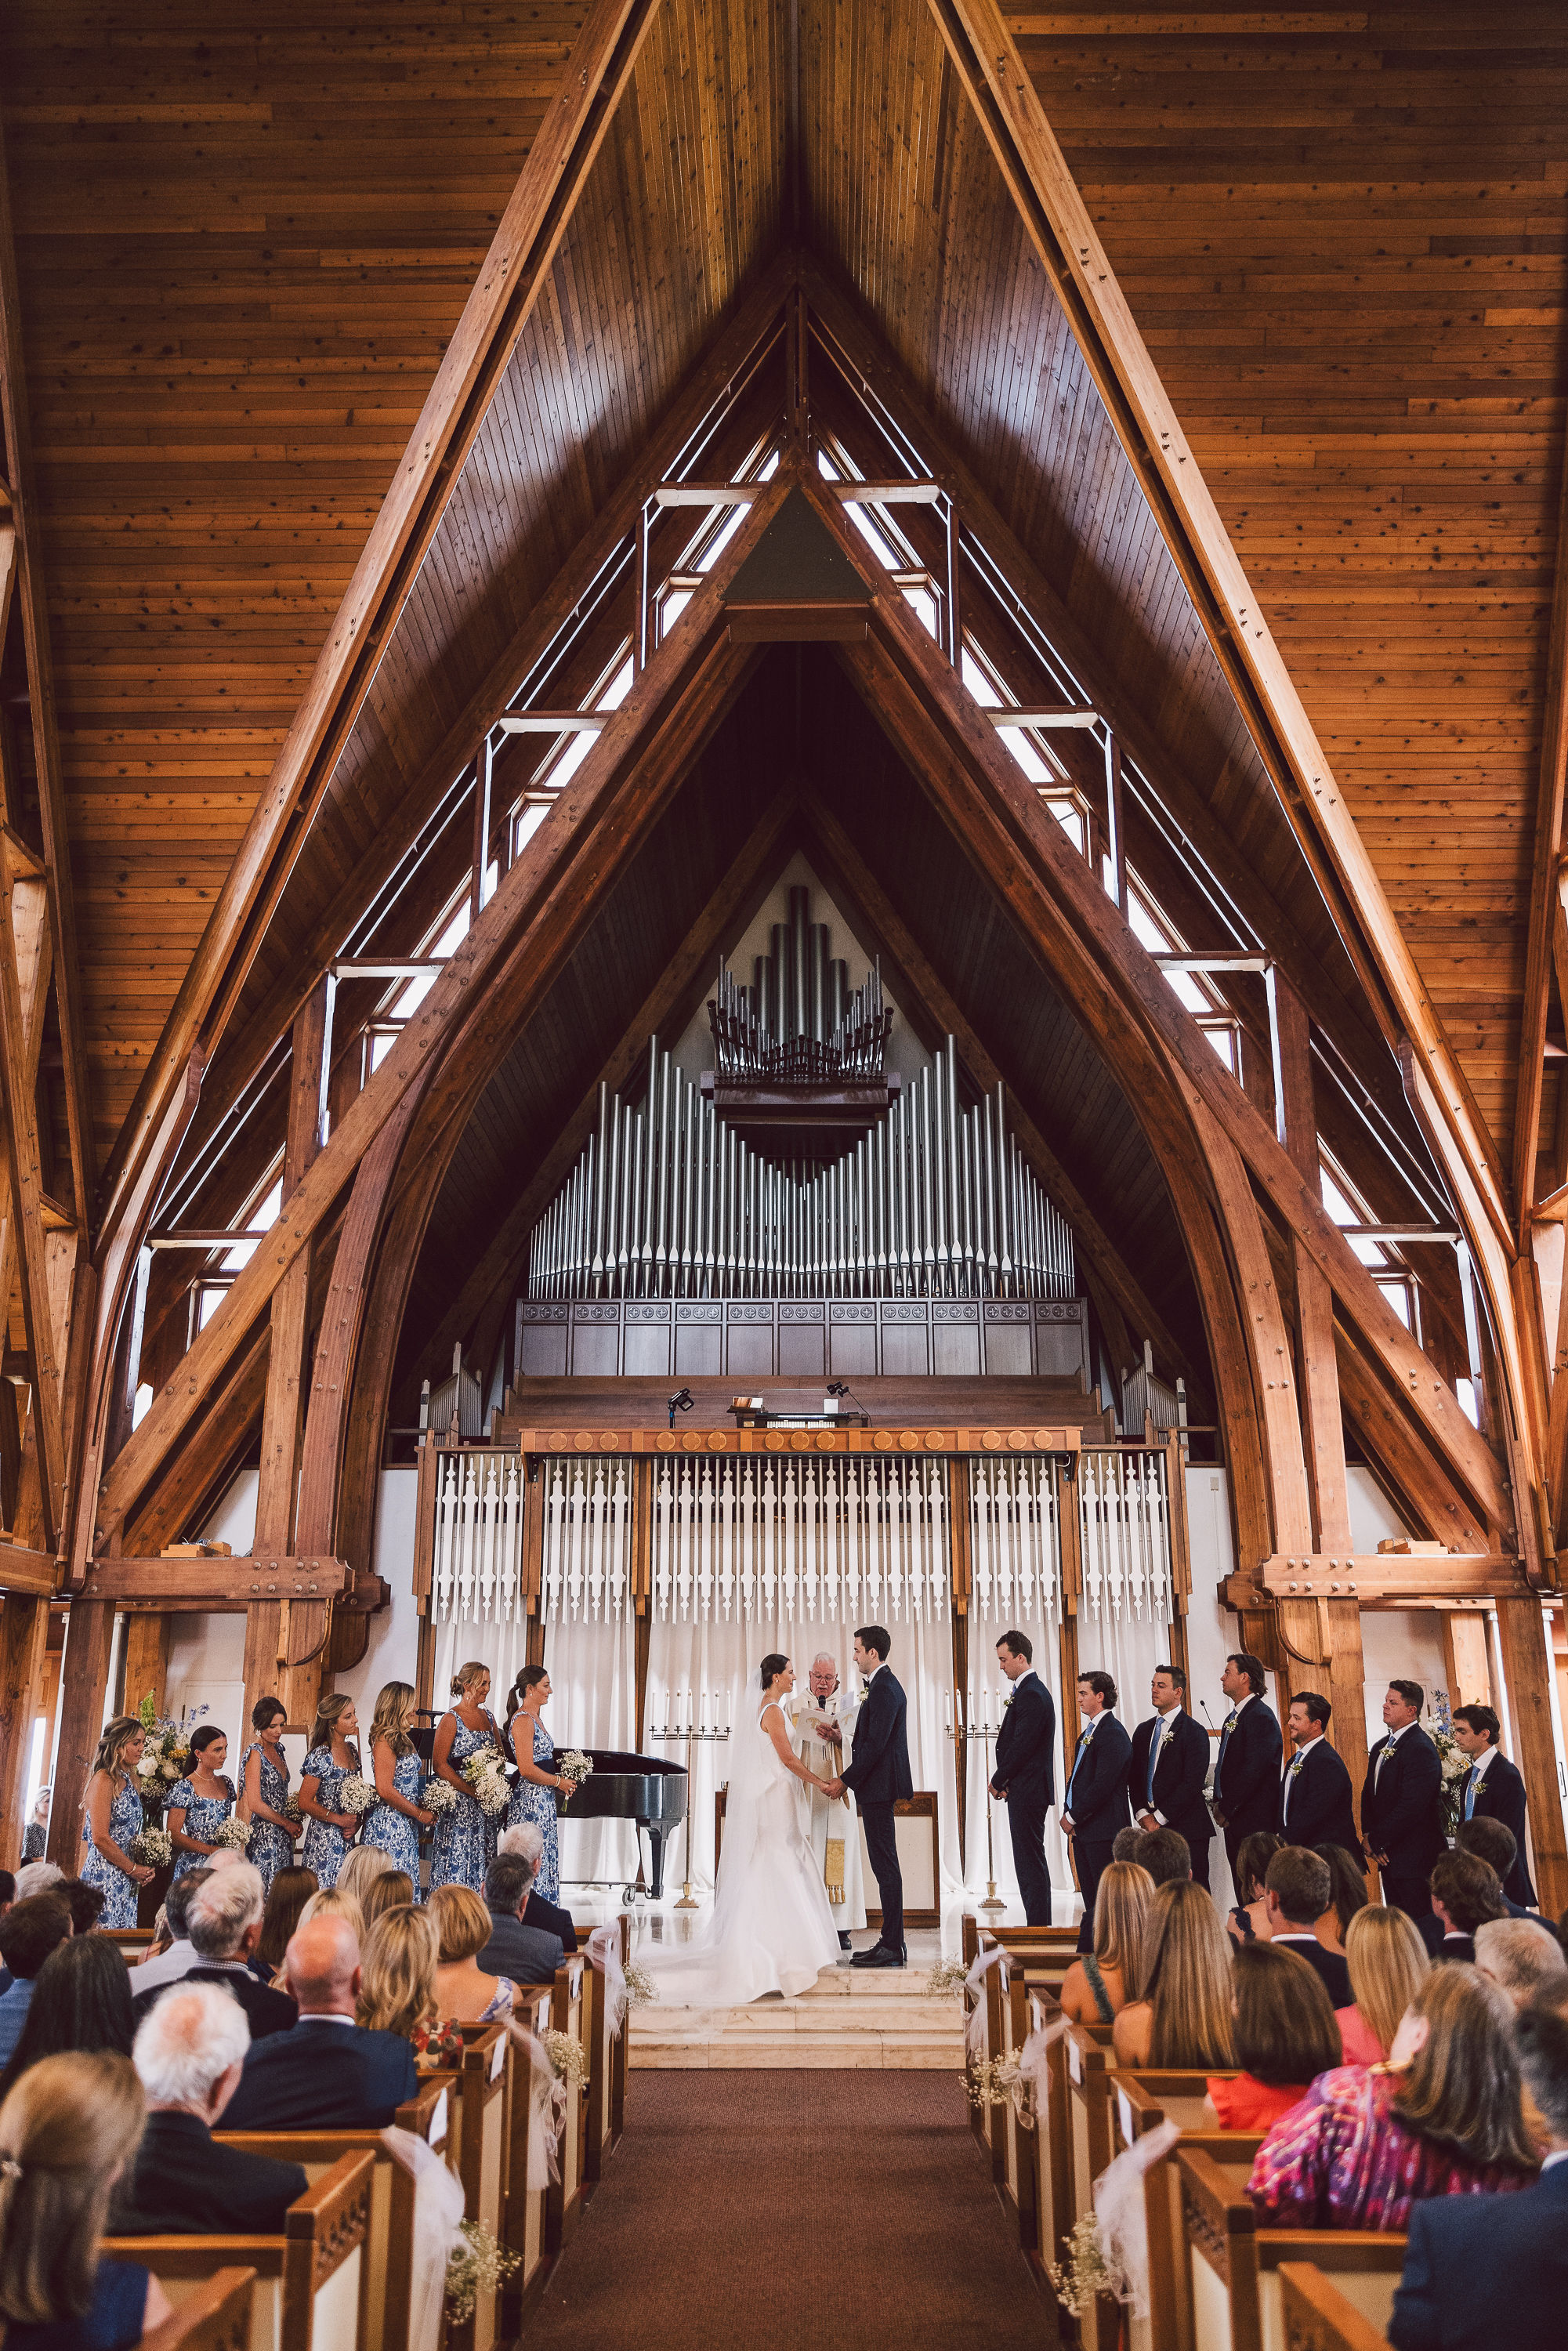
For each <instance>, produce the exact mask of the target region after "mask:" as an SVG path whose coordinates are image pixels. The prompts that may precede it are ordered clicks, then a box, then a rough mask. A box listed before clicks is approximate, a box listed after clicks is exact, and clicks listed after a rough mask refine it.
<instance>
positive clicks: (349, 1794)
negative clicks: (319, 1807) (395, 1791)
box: [332, 1771, 377, 1817]
mask: <svg viewBox="0 0 1568 2351" xmlns="http://www.w3.org/2000/svg"><path fill="white" fill-rule="evenodd" d="M376 1801H377V1798H376V1783H375V1782H374V1781H373V1780H367V1779H366V1778H365V1777H364V1775H363V1773H362V1772H359V1771H350V1772H347V1773H345V1775H344V1777H343V1778H342V1779H341V1780H340V1781H339V1782H338V1801H337V1802H336V1803H335V1804H334V1805H333V1807H332V1809H333V1811H334V1812H338V1813H354V1814H355V1815H356V1816H357V1817H362V1816H363V1815H364V1814H365V1813H368V1812H369V1811H370V1809H371V1805H372V1804H373V1803H374V1802H376Z"/></svg>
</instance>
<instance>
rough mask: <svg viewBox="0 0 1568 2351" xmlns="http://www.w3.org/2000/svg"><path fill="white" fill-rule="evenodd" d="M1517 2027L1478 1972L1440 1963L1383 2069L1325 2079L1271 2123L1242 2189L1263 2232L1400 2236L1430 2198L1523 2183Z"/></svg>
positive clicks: (1530, 2151) (1529, 2151)
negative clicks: (1512, 2031) (1317, 2231)
mask: <svg viewBox="0 0 1568 2351" xmlns="http://www.w3.org/2000/svg"><path fill="white" fill-rule="evenodd" d="M1510 2024H1511V2010H1510V2007H1509V2003H1508V2001H1507V2000H1506V1999H1504V1998H1502V1997H1501V1996H1500V1995H1499V1994H1498V1992H1497V1988H1496V1986H1495V1985H1493V1984H1490V1983H1489V1982H1488V1980H1486V1978H1485V1977H1484V1976H1481V1975H1479V1974H1478V1973H1477V1971H1476V1970H1475V1969H1474V1968H1452V1967H1450V1968H1434V1969H1433V1970H1432V1971H1431V1973H1430V1974H1429V1975H1428V1976H1427V1979H1426V1980H1425V1981H1424V1983H1423V1984H1422V1986H1421V1988H1420V1991H1418V1992H1417V1994H1416V1998H1415V1999H1414V2000H1413V2001H1412V2002H1411V2004H1410V2006H1409V2008H1408V2009H1407V2010H1406V2013H1405V2016H1404V2019H1403V2021H1402V2022H1401V2024H1400V2027H1399V2030H1398V2032H1396V2035H1395V2037H1394V2047H1393V2050H1392V2052H1391V2053H1390V2056H1389V2060H1388V2063H1387V2064H1386V2065H1374V2066H1372V2067H1370V2068H1367V2067H1363V2066H1360V2065H1339V2066H1335V2067H1334V2069H1333V2072H1332V2073H1328V2074H1319V2075H1318V2078H1317V2080H1316V2081H1315V2082H1314V2083H1313V2084H1312V2087H1311V2088H1310V2089H1309V2091H1308V2092H1307V2095H1306V2096H1305V2097H1304V2098H1303V2099H1302V2101H1301V2105H1299V2106H1295V2107H1293V2108H1292V2109H1291V2112H1290V2113H1289V2114H1288V2115H1282V2116H1281V2117H1280V2120H1279V2121H1278V2122H1277V2123H1276V2124H1275V2125H1274V2126H1273V2128H1272V2130H1270V2133H1269V2136H1268V2137H1267V2138H1266V2139H1265V2140H1264V2142H1263V2144H1262V2146H1261V2147H1260V2148H1259V2150H1258V2156H1257V2159H1256V2161H1255V2162H1254V2164H1253V2166H1252V2176H1251V2178H1250V2179H1249V2181H1248V2183H1247V2191H1248V2194H1249V2196H1250V2197H1251V2199H1252V2203H1253V2207H1254V2209H1255V2210H1256V2212H1257V2215H1258V2219H1259V2221H1260V2225H1261V2226H1262V2227H1264V2228H1272V2229H1375V2230H1379V2231H1397V2230H1401V2229H1403V2228H1405V2227H1406V2225H1407V2223H1408V2220H1409V2216H1410V2207H1411V2206H1412V2204H1416V2203H1419V2202H1421V2201H1422V2199H1424V2198H1426V2197H1428V2196H1473V2195H1479V2194H1487V2193H1493V2194H1498V2195H1503V2194H1506V2193H1508V2192H1509V2190H1511V2189H1518V2188H1528V2187H1529V2186H1530V2185H1531V2182H1532V2181H1533V2179H1534V2178H1535V2174H1536V2169H1537V2167H1538V2165H1539V2162H1540V2156H1539V2153H1538V2151H1537V2149H1536V2148H1535V2147H1532V2146H1531V2142H1530V2139H1529V2137H1528V2136H1527V2134H1526V2132H1525V2127H1524V2120H1523V2116H1522V2115H1521V2110H1520V2079H1519V2067H1518V2065H1517V2064H1516V2063H1515V2061H1514V2055H1513V2047H1512V2043H1511V2038H1510Z"/></svg>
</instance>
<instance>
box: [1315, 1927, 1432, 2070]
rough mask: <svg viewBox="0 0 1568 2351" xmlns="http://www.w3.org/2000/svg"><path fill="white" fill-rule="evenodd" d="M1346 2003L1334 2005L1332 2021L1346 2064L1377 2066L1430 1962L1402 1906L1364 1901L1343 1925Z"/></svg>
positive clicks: (1382, 2061)
mask: <svg viewBox="0 0 1568 2351" xmlns="http://www.w3.org/2000/svg"><path fill="white" fill-rule="evenodd" d="M1344 1956H1345V1964H1346V1965H1347V1966H1348V1968H1349V1969H1350V1989H1351V1992H1352V1994H1353V1997H1354V2007H1351V2008H1336V2009H1335V2011H1334V2022H1335V2023H1336V2024H1337V2025H1338V2026H1339V2030H1340V2038H1341V2040H1342V2041H1343V2043H1344V2062H1345V2064H1347V2065H1381V2064H1384V2063H1385V2060H1386V2058H1387V2055H1388V2053H1389V2051H1390V2050H1391V2049H1392V2048H1393V2046H1394V2036H1395V2034H1396V2032H1398V2030H1399V2020H1400V2018H1401V2017H1402V2016H1403V2015H1404V2013H1405V2011H1406V2009H1407V2008H1408V2007H1409V2006H1410V2003H1411V2001H1413V2000H1414V1999H1415V1997H1416V1993H1417V1992H1418V1991H1420V1989H1421V1986H1422V1983H1423V1982H1424V1980H1425V1979H1426V1975H1427V1970H1428V1968H1429V1967H1430V1966H1431V1964H1432V1962H1431V1960H1430V1959H1429V1958H1428V1957H1427V1947H1426V1945H1425V1943H1423V1942H1422V1940H1421V1938H1420V1936H1419V1935H1418V1934H1417V1932H1416V1924H1415V1921H1414V1919H1411V1918H1407V1917H1406V1915H1405V1913H1404V1911H1403V1910H1385V1908H1384V1907H1383V1905H1382V1904H1381V1903H1380V1902H1369V1903H1368V1904H1367V1905H1366V1907H1365V1908H1364V1909H1362V1910H1358V1911H1357V1912H1356V1913H1355V1915H1354V1917H1353V1918H1352V1920H1351V1922H1350V1925H1349V1926H1348V1928H1346V1929H1345V1938H1344Z"/></svg>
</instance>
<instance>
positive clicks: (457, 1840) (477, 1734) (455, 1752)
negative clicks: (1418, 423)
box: [409, 1707, 507, 1894]
mask: <svg viewBox="0 0 1568 2351" xmlns="http://www.w3.org/2000/svg"><path fill="white" fill-rule="evenodd" d="M452 1720H453V1724H454V1726H455V1728H454V1730H453V1736H452V1745H451V1748H450V1750H448V1753H447V1757H446V1760H447V1761H448V1762H449V1763H450V1764H451V1766H452V1769H453V1770H454V1771H462V1769H463V1766H464V1764H465V1762H466V1761H467V1760H468V1758H469V1756H470V1755H476V1754H477V1753H478V1751H479V1750H480V1748H481V1747H493V1748H495V1750H496V1751H497V1754H500V1755H504V1754H505V1753H506V1751H507V1746H506V1741H505V1740H503V1738H502V1737H501V1734H500V1732H499V1731H498V1730H497V1728H496V1723H495V1718H494V1717H493V1716H492V1714H491V1713H490V1710H489V1708H487V1707H486V1709H485V1723H486V1728H485V1729H483V1730H470V1729H469V1728H468V1725H467V1724H466V1723H465V1721H464V1719H463V1717H462V1716H461V1715H460V1714H454V1715H453V1718H452ZM435 1735H436V1738H437V1740H439V1739H440V1737H441V1733H440V1731H439V1729H438V1730H437V1731H436V1734H435ZM409 1825H410V1827H411V1828H412V1826H413V1823H412V1822H410V1823H409ZM500 1831H501V1822H500V1818H499V1816H497V1818H495V1819H493V1820H492V1819H490V1818H488V1817H487V1816H486V1814H485V1813H482V1812H481V1811H480V1809H479V1804H478V1800H477V1799H476V1797H474V1796H467V1795H465V1796H459V1797H458V1799H457V1802H455V1804H454V1805H453V1807H452V1809H451V1811H450V1812H445V1813H437V1814H436V1816H435V1834H434V1836H433V1838H432V1839H431V1845H430V1885H431V1891H432V1892H433V1893H434V1890H435V1888H436V1886H472V1888H473V1890H474V1892H475V1893H476V1894H483V1893H484V1891H485V1872H486V1870H487V1869H488V1868H489V1866H490V1864H491V1863H492V1862H493V1861H494V1860H495V1858H496V1839H497V1836H498V1835H499V1834H500Z"/></svg>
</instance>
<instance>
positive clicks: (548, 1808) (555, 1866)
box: [507, 1715, 560, 1902]
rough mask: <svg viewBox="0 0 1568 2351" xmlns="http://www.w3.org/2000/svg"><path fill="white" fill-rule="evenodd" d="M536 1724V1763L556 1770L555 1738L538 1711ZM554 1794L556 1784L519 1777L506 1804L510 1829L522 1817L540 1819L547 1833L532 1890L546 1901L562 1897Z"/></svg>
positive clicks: (543, 1768) (544, 1768) (540, 1823)
mask: <svg viewBox="0 0 1568 2351" xmlns="http://www.w3.org/2000/svg"><path fill="white" fill-rule="evenodd" d="M513 1719H514V1721H516V1720H517V1719H518V1718H517V1717H516V1716H514V1718H513ZM522 1719H525V1720H526V1719H527V1718H526V1717H524V1718H522ZM533 1724H534V1764H535V1767H536V1769H537V1770H538V1771H554V1769H555V1740H553V1739H552V1738H551V1737H550V1735H549V1731H548V1730H547V1729H545V1727H544V1724H543V1723H542V1722H541V1721H540V1720H539V1719H538V1715H535V1716H534V1718H533ZM512 1760H513V1761H514V1762H515V1761H517V1756H516V1752H515V1751H514V1754H513V1758H512ZM555 1794H556V1792H555V1790H554V1789H553V1788H541V1787H540V1786H539V1783H538V1781H537V1780H521V1779H520V1780H519V1781H518V1782H517V1786H516V1787H515V1788H514V1789H513V1791H512V1801H511V1802H510V1804H509V1805H508V1806H507V1827H508V1828H509V1829H511V1828H516V1827H517V1823H518V1822H519V1821H537V1822H538V1825H539V1826H540V1828H541V1829H543V1831H544V1833H545V1841H544V1850H543V1851H542V1852H541V1853H540V1855H539V1858H538V1868H537V1869H536V1870H535V1871H534V1883H533V1891H534V1892H535V1893H536V1894H539V1895H542V1896H544V1899H545V1900H546V1901H547V1902H557V1901H559V1898H560V1844H559V1836H558V1834H557V1821H558V1818H559V1815H558V1813H557V1811H556V1801H555Z"/></svg>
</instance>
